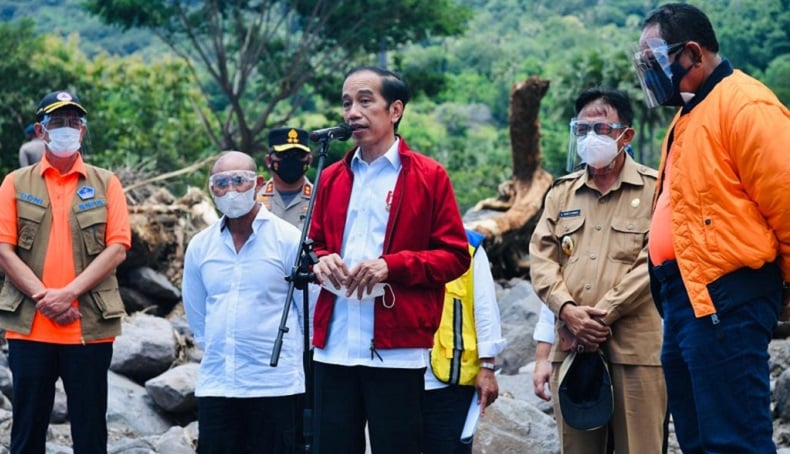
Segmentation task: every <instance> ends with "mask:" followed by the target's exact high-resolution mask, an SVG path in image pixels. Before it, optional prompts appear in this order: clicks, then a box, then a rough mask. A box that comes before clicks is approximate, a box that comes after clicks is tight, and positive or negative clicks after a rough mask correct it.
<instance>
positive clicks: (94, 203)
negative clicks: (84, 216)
mask: <svg viewBox="0 0 790 454" xmlns="http://www.w3.org/2000/svg"><path fill="white" fill-rule="evenodd" d="M103 206H104V201H103V200H91V201H90V202H85V203H80V204H79V205H77V212H80V211H85V210H92V209H94V208H101V207H103Z"/></svg>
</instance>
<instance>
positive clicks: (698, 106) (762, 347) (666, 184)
mask: <svg viewBox="0 0 790 454" xmlns="http://www.w3.org/2000/svg"><path fill="white" fill-rule="evenodd" d="M718 51H719V45H718V42H717V40H716V34H715V33H714V31H713V26H712V25H711V23H710V21H709V20H708V18H707V16H706V15H705V13H703V12H702V11H700V10H699V9H697V8H695V7H693V6H691V5H687V4H677V3H676V4H667V5H663V6H661V7H659V8H658V9H656V10H655V11H653V12H652V13H650V14H649V16H648V17H647V19H646V20H645V23H644V26H643V29H642V35H641V37H640V39H639V51H638V52H637V53H636V54H635V55H634V61H635V63H636V67H637V71H638V73H639V75H640V80H641V82H642V87H643V89H644V91H645V94H646V96H647V101H648V105H650V106H654V105H658V104H662V105H670V106H678V107H681V110H680V111H679V112H678V113H677V115H676V116H675V118H674V120H673V121H672V124H671V125H670V127H669V130H668V132H667V136H666V138H665V139H664V146H663V150H662V156H661V164H660V166H659V180H658V183H657V186H656V189H657V190H656V196H655V198H654V214H653V219H652V222H651V226H650V240H649V243H648V251H649V255H650V266H651V288H652V290H653V296H654V299H655V302H656V305H657V307H658V309H659V310H660V311H662V313H663V317H664V343H663V347H662V355H661V362H662V365H663V368H664V375H665V377H666V383H667V391H668V395H669V409H670V412H671V413H672V417H673V420H674V423H675V430H676V434H677V438H678V442H679V443H680V447H681V449H682V450H683V452H695V453H696V452H760V453H767V452H776V447H775V446H774V443H773V440H772V421H771V410H770V403H771V390H770V385H769V375H768V374H769V370H768V352H767V348H768V342H769V341H770V339H771V331H772V330H773V328H774V326H775V325H776V322H777V318H778V315H779V313H780V312H781V310H782V307H783V301H784V303H785V305H786V304H787V302H788V298H787V297H788V295H787V291H786V287H787V281H788V280H790V198H788V197H787V195H786V192H787V191H786V189H787V187H788V181H790V161H788V159H787V157H786V156H785V155H786V148H787V144H788V143H790V112H788V110H787V108H786V107H785V106H784V105H782V103H781V102H780V101H779V100H778V99H777V97H776V95H774V94H773V93H772V92H771V91H770V90H769V89H768V88H766V87H765V86H764V85H763V84H761V83H760V82H758V81H757V80H755V79H753V78H752V77H749V76H747V75H746V74H744V73H743V72H741V71H738V70H734V69H733V68H732V66H731V65H730V63H729V62H728V61H727V60H725V59H722V57H720V56H719V54H718ZM783 282H784V284H783ZM783 287H784V288H785V290H784V295H783Z"/></svg>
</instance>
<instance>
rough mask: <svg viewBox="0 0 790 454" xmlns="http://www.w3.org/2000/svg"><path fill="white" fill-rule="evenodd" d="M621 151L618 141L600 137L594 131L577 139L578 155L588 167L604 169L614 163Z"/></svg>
mask: <svg viewBox="0 0 790 454" xmlns="http://www.w3.org/2000/svg"><path fill="white" fill-rule="evenodd" d="M619 152H620V149H619V148H618V147H617V141H616V140H614V139H612V138H611V137H609V136H606V135H598V134H596V133H594V132H593V131H590V132H589V133H587V135H586V136H583V137H579V138H577V139H576V153H577V154H578V155H579V157H580V158H581V159H582V161H584V162H586V163H587V165H588V166H590V167H593V168H596V169H602V168H604V167H606V166H608V165H609V164H611V163H612V161H614V158H616V157H617V153H619Z"/></svg>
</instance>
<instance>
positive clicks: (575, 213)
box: [560, 210, 582, 218]
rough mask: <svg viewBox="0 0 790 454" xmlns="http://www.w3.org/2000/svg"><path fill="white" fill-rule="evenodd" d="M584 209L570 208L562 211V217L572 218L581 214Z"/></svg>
mask: <svg viewBox="0 0 790 454" xmlns="http://www.w3.org/2000/svg"><path fill="white" fill-rule="evenodd" d="M581 214H582V210H568V211H560V218H572V217H574V216H581Z"/></svg>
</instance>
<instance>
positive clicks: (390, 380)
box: [314, 362, 425, 454]
mask: <svg viewBox="0 0 790 454" xmlns="http://www.w3.org/2000/svg"><path fill="white" fill-rule="evenodd" d="M314 370H315V445H314V446H315V450H314V452H315V453H316V454H337V453H343V454H355V453H360V454H362V453H364V452H365V424H366V423H367V425H368V431H369V433H370V446H371V449H372V451H373V452H374V453H376V454H388V453H391V454H419V453H420V452H421V451H422V446H421V441H420V429H421V426H422V399H423V392H424V391H423V388H424V386H425V380H424V377H423V374H425V368H421V369H394V368H377V367H363V366H336V365H332V364H325V363H320V362H316V363H314Z"/></svg>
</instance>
